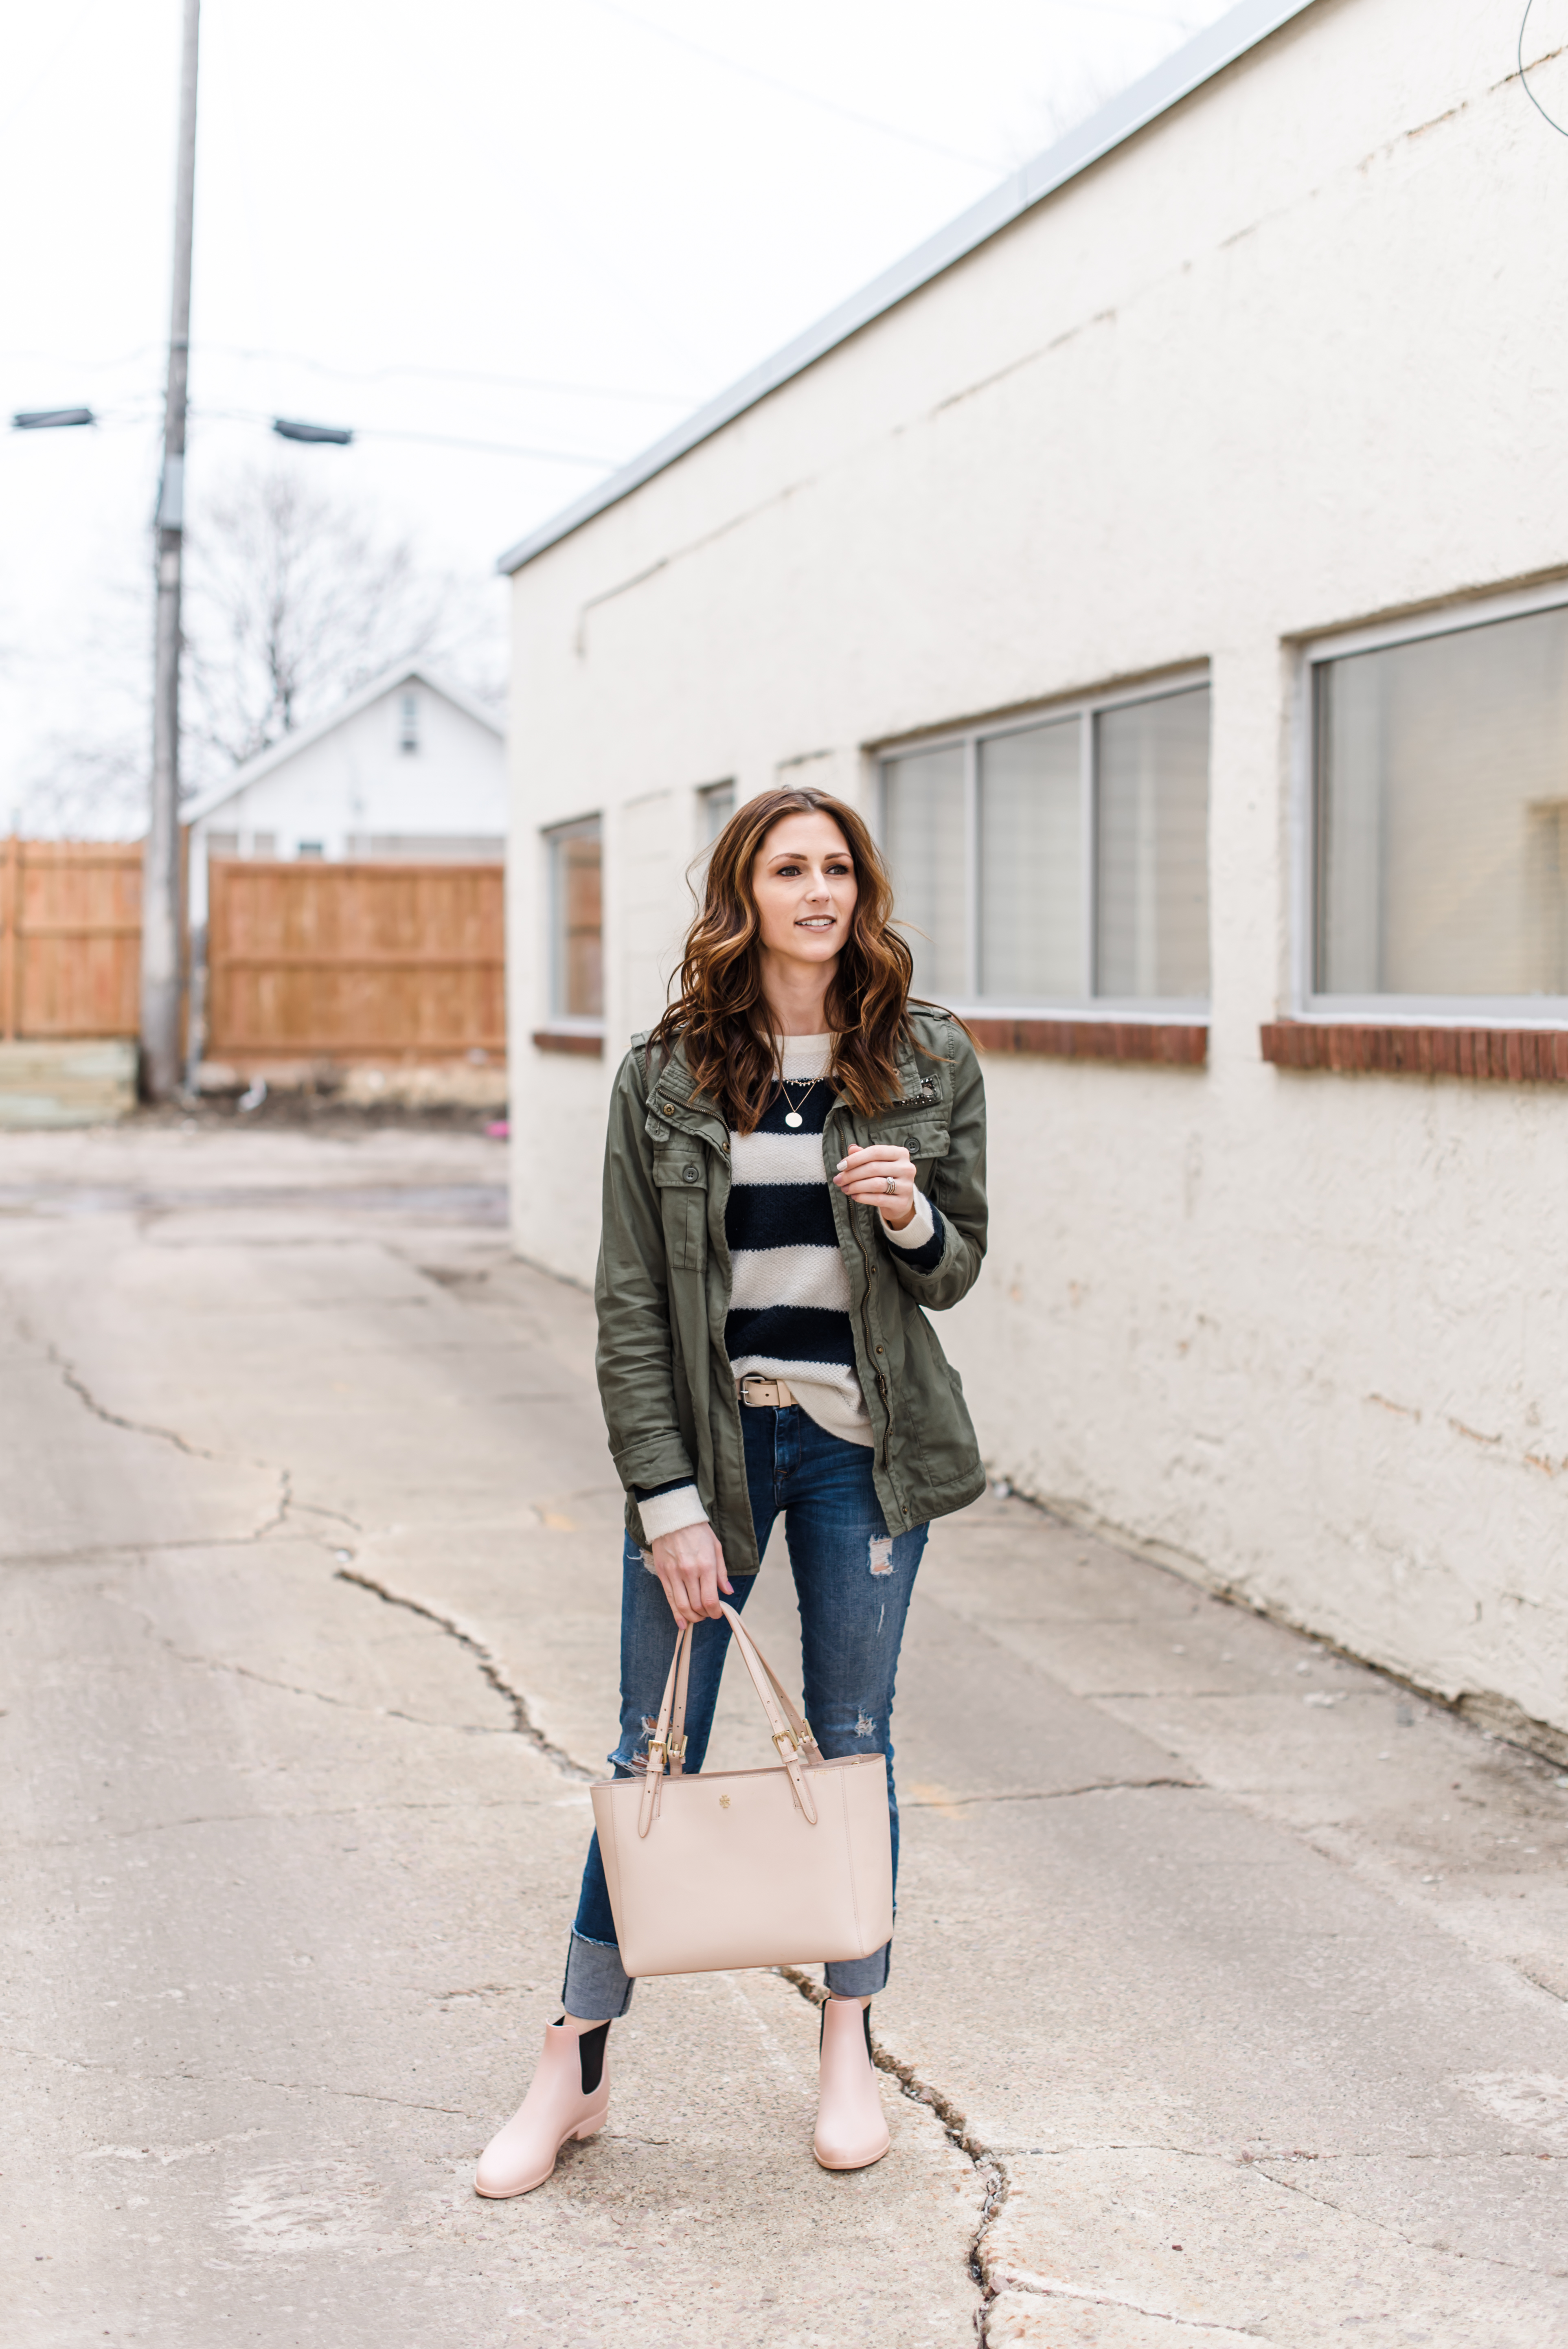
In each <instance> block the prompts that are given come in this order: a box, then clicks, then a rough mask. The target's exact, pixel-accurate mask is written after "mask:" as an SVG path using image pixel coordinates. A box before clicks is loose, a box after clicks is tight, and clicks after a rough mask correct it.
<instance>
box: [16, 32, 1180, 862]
mask: <svg viewBox="0 0 1568 2349" xmlns="http://www.w3.org/2000/svg"><path fill="white" fill-rule="evenodd" d="M1225 5H1227V0H1174V5H1162V4H1161V0H965V6H964V7H963V8H962V9H959V8H956V7H954V5H951V0H944V5H937V0H789V5H785V0H752V5H736V0H728V5H725V0H627V5H622V0H569V5H565V6H554V7H552V6H547V5H544V0H374V5H372V0H205V5H204V6H203V10H202V18H203V23H202V56H201V129H200V133H199V138H198V162H197V228H196V263H195V288H194V302H193V318H192V342H193V357H192V366H191V399H192V417H191V458H190V463H189V468H188V476H187V518H188V520H193V521H197V522H199V519H200V512H201V500H202V496H203V492H204V490H209V491H210V490H211V488H212V487H213V486H215V485H216V484H218V483H219V482H221V481H222V479H223V478H224V476H225V475H226V474H228V473H231V472H232V470H233V469H234V467H235V466H236V465H237V464H240V463H242V462H244V461H246V460H256V459H258V458H267V457H270V456H272V455H273V454H276V455H277V456H278V457H279V459H280V460H284V450H283V444H282V443H280V442H278V441H277V440H274V439H273V438H272V436H271V435H270V434H269V433H268V432H267V431H266V429H264V428H265V425H266V423H267V421H268V420H269V419H271V418H272V417H273V415H277V414H283V415H294V416H301V417H305V418H309V419H315V420H317V421H324V422H330V423H343V424H351V425H353V426H355V427H356V428H357V429H360V430H361V431H362V432H363V433H364V434H365V436H366V437H365V438H364V440H362V441H360V442H358V443H356V446H355V447H354V448H353V449H351V450H333V449H322V450H312V451H308V452H304V453H303V454H302V455H300V456H299V457H297V458H295V459H294V461H295V462H298V463H300V464H301V465H303V466H304V467H306V468H307V469H308V470H309V471H310V473H311V476H312V478H315V479H320V480H322V481H326V482H329V483H330V484H331V485H332V486H333V487H335V489H337V490H339V491H342V492H349V493H351V494H352V495H353V496H355V497H356V498H357V499H360V500H363V501H364V502H365V503H366V505H367V506H369V507H372V508H374V509H375V510H377V512H379V513H380V514H382V515H383V516H384V517H385V518H386V520H387V523H389V524H392V525H396V526H397V527H400V528H403V527H407V528H412V529H413V530H415V531H416V532H417V533H418V535H419V536H420V538H421V539H422V540H423V541H424V542H425V543H427V544H428V548H429V550H430V553H431V555H432V558H433V559H434V560H436V561H438V563H440V564H442V565H447V566H454V567H457V568H459V569H461V570H463V571H465V572H469V573H471V574H473V576H474V577H475V578H476V579H479V580H483V579H486V578H488V576H489V574H490V572H491V569H492V566H493V564H494V561H495V557H496V556H497V555H498V554H500V552H501V550H502V549H503V548H504V547H505V546H507V545H508V544H509V543H511V542H512V541H513V540H515V539H516V538H518V537H520V536H521V534H522V533H523V532H524V531H525V530H527V529H528V528H529V527H530V526H531V524H532V523H535V522H538V521H540V520H542V519H543V518H544V517H545V516H547V515H549V514H550V513H552V512H554V511H555V509H556V508H558V507H559V506H562V505H563V504H565V503H566V502H568V500H569V499H571V498H572V497H573V496H575V495H576V494H577V493H578V492H580V491H581V490H582V489H583V488H584V487H586V486H588V485H589V484H590V483H592V482H593V481H594V480H595V479H596V478H597V477H598V471H600V470H602V469H603V467H604V466H607V465H608V464H610V463H613V462H615V461H618V460H622V459H624V458H625V457H628V456H630V455H632V454H634V452H635V451H636V450H638V449H640V448H641V447H643V446H644V445H645V443H646V442H647V441H649V440H653V439H655V437H657V435H658V434H659V433H660V432H662V431H664V430H665V429H667V428H668V427H669V426H670V425H671V424H673V423H674V422H676V420H677V419H679V417H680V416H681V415H682V413H683V412H684V411H685V410H686V409H687V408H689V407H692V406H694V405H696V403H697V402H698V401H700V400H702V399H704V398H707V397H708V396H709V395H710V394H712V393H713V392H715V391H717V390H718V389H719V388H722V386H723V385H725V384H726V383H727V382H729V381H730V380H731V379H732V378H735V377H736V376H738V375H739V374H741V373H742V372H743V371H744V370H745V369H746V368H747V367H749V366H751V365H752V364H753V363H754V362H755V361H756V360H758V358H760V357H763V356H764V355H765V354H766V353H767V352H769V350H772V349H773V348H775V347H777V346H778V345H779V344H780V343H782V342H785V341H786V340H788V338H789V336H791V335H793V334H794V333H796V332H797V331H798V330H799V328H800V327H802V326H806V325H807V324H809V323H810V320H811V319H813V318H814V317H816V316H819V315H820V313H821V312H823V311H824V310H826V309H828V308H830V306H831V305H833V304H834V303H835V302H837V301H839V300H840V299H841V297H842V296H843V295H846V294H848V293H850V292H851V291H852V290H853V289H854V288H855V287H856V286H857V285H861V283H863V282H864V281H865V280H866V279H867V278H869V277H871V276H872V275H874V274H876V272H877V271H878V270H879V269H881V268H882V267H883V266H885V264H887V263H889V262H890V261H892V259H894V258H895V257H896V256H897V255H898V254H900V253H903V252H904V251H905V250H907V249H908V248H909V247H910V246H911V245H913V244H914V243H918V242H919V240H920V239H921V238H922V237H923V236H925V235H926V234H928V233H930V232H931V231H932V230H933V229H934V228H935V227H937V226H939V225H940V223H941V222H944V220H947V219H949V218H950V217H951V216H952V215H953V214H954V213H955V212H960V211H962V210H963V209H964V207H965V205H966V204H968V203H970V202H973V201H974V200H975V197H977V196H979V195H981V194H982V193H984V191H985V190H986V188H987V187H989V186H990V185H991V184H992V183H993V182H994V181H995V180H996V179H998V178H999V177H1000V176H1001V175H1002V174H1003V173H1004V172H1006V171H1007V170H1009V169H1010V168H1012V167H1013V166H1014V165H1015V164H1016V163H1017V162H1018V161H1019V160H1022V159H1023V158H1024V157H1026V156H1027V155H1030V154H1032V153H1034V152H1036V151H1037V150H1039V149H1040V148H1042V147H1045V146H1047V145H1048V144H1049V143H1050V141H1051V140H1052V139H1053V138H1054V137H1055V136H1056V135H1057V133H1058V132H1059V131H1060V130H1061V129H1063V128H1065V127H1066V126H1067V125H1068V124H1069V123H1070V122H1072V121H1074V120H1076V119H1078V118H1079V117H1081V116H1082V115H1083V114H1084V113H1085V112H1087V111H1088V110H1089V109H1090V108H1091V107H1092V105H1093V104H1094V103H1096V102H1098V101H1099V99H1100V98H1104V97H1106V96H1108V95H1109V94H1110V92H1111V91H1113V90H1114V89H1116V88H1119V87H1120V86H1121V85H1122V84H1123V83H1125V82H1126V81H1128V80H1130V79H1131V78H1134V76H1136V75H1137V74H1139V73H1140V72H1143V71H1145V70H1146V69H1147V68H1148V67H1150V65H1152V64H1154V63H1155V62H1156V61H1157V60H1158V58H1159V57H1161V56H1163V55H1164V54H1166V53H1167V52H1168V51H1169V50H1171V49H1172V48H1174V47H1178V46H1179V45H1180V44H1181V41H1182V40H1184V39H1186V38H1187V37H1189V36H1190V35H1191V33H1192V32H1194V31H1196V30H1197V29H1198V28H1199V27H1200V26H1202V25H1205V24H1208V23H1211V22H1212V21H1213V19H1214V18H1216V17H1217V16H1222V14H1224V12H1225ZM180 16H181V6H180V0H54V5H51V6H50V7H48V8H35V9H32V10H28V11H21V10H16V11H14V12H12V14H11V16H10V18H9V21H8V25H7V30H6V37H5V78H4V83H3V84H0V217H4V219H5V222H7V231H6V247H7V251H6V273H5V276H6V283H5V305H4V313H3V317H0V410H3V412H4V415H5V418H7V419H8V418H9V416H10V414H11V412H12V411H13V410H14V409H19V408H20V409H26V408H43V407H50V406H54V405H57V404H59V405H64V404H66V403H77V402H82V403H86V404H89V405H91V406H92V407H93V408H95V409H98V411H99V412H100V414H101V415H102V418H103V419H104V420H103V422H102V424H101V426H100V427H99V428H98V429H97V430H95V431H92V432H66V433H55V434H18V433H14V432H9V431H5V432H4V433H0V512H3V514H4V527H3V531H0V829H4V828H5V825H6V823H7V822H8V819H9V816H10V813H11V811H12V810H13V809H15V808H16V807H18V806H21V807H23V808H24V810H25V808H26V796H27V791H28V786H29V783H30V781H32V780H33V779H34V778H35V777H36V773H37V771H38V768H39V763H40V761H46V760H47V757H48V750H47V746H48V744H49V743H50V742H51V741H53V740H56V739H57V738H60V737H62V736H65V735H67V734H69V733H71V732H72V731H73V730H76V729H78V728H86V729H88V730H91V728H92V727H93V726H94V725H95V724H98V723H102V722H106V721H105V720H104V719H103V716H102V710H101V708H100V704H101V702H102V698H103V694H104V691H105V689H106V688H105V685H104V678H105V676H106V674H107V671H108V668H109V667H112V666H113V663H114V661H115V660H116V659H119V660H120V661H122V662H123V658H124V655H123V653H120V652H117V651H115V650H114V647H118V646H119V645H122V644H123V643H124V641H125V631H126V613H127V609H128V602H127V599H128V597H129V595H134V593H135V592H136V591H137V590H138V588H139V585H140V583H141V582H142V580H143V579H144V578H145V575H146V573H147V567H148V564H149V561H150V542H149V537H148V521H149V516H150V511H151V504H152V498H153V493H154V488H155V484H156V480H157V473H158V447H159V437H160V416H161V388H162V376H163V361H164V351H163V338H164V336H166V334H167V331H168V298H169V295H168V287H169V267H170V257H169V256H170V212H171V203H172V177H173V140H174V114H175V105H176V98H177V76H178V43H179V32H180ZM399 434H407V435H411V436H419V435H425V436H429V437H428V438H427V439H419V438H418V437H414V438H409V439H400V438H398V437H396V436H397V435H399ZM377 435H384V436H387V437H379V438H378V437H377ZM446 441H454V442H458V441H466V442H483V443H489V444H492V446H491V447H490V449H489V450H484V449H478V448H469V447H455V446H446V445H441V444H442V443H444V442H446ZM500 449H505V450H525V449H531V450H559V451H564V452H570V453H571V454H572V455H573V456H575V457H581V458H583V459H586V460H597V462H569V461H567V460H566V458H565V457H564V456H562V457H559V458H554V459H546V458H537V457H530V456H524V455H520V454H503V453H497V451H498V450H500ZM486 592H487V593H489V594H490V595H492V596H493V598H494V600H495V603H496V605H497V608H498V610H499V605H500V595H501V590H500V587H499V585H497V586H496V587H494V588H492V589H488V590H487V591H486ZM138 626H139V619H137V618H135V617H133V618H132V621H131V641H132V642H134V639H135V632H136V629H137V627H138Z"/></svg>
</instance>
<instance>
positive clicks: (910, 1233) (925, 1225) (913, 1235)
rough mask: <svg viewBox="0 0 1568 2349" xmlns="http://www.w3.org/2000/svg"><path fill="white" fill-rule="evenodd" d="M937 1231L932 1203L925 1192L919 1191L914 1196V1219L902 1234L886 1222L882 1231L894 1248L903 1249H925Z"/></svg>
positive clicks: (906, 1225)
mask: <svg viewBox="0 0 1568 2349" xmlns="http://www.w3.org/2000/svg"><path fill="white" fill-rule="evenodd" d="M935 1229H936V1223H935V1219H934V1216H933V1215H932V1212H931V1202H930V1200H929V1199H928V1198H927V1197H926V1195H925V1194H924V1192H923V1191H920V1190H917V1191H916V1192H915V1195H914V1215H913V1219H912V1220H911V1221H910V1222H909V1223H907V1224H905V1226H904V1227H903V1231H902V1232H895V1231H894V1230H893V1228H892V1226H891V1224H889V1223H887V1222H886V1221H884V1222H883V1224H882V1230H883V1231H884V1232H885V1233H886V1234H887V1237H888V1238H889V1240H890V1241H891V1242H892V1245H893V1247H901V1248H920V1247H924V1246H925V1243H926V1241H927V1240H928V1239H930V1237H932V1234H933V1233H934V1231H935Z"/></svg>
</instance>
